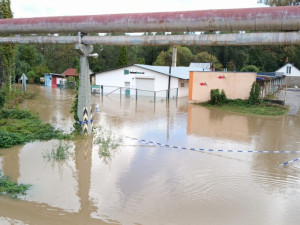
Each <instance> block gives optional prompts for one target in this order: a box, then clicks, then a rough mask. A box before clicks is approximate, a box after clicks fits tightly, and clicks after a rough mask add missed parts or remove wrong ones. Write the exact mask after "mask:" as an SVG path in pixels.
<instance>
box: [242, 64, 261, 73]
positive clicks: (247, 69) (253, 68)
mask: <svg viewBox="0 0 300 225" xmlns="http://www.w3.org/2000/svg"><path fill="white" fill-rule="evenodd" d="M258 71H259V69H258V68H257V67H256V66H254V65H248V66H245V67H244V68H242V69H241V72H256V73H257V72H258Z"/></svg>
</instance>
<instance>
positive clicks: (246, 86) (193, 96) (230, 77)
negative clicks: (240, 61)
mask: <svg viewBox="0 0 300 225" xmlns="http://www.w3.org/2000/svg"><path fill="white" fill-rule="evenodd" d="M223 77H225V78H223ZM220 78H222V79H220ZM254 81H256V73H234V72H190V89H189V100H190V102H205V101H208V100H210V90H212V89H220V90H222V89H223V90H224V91H225V94H226V96H227V98H228V99H238V98H239V99H247V98H249V93H250V91H251V86H252V84H253V82H254Z"/></svg>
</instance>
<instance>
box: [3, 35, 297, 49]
mask: <svg viewBox="0 0 300 225" xmlns="http://www.w3.org/2000/svg"><path fill="white" fill-rule="evenodd" d="M81 41H82V44H89V45H115V46H132V45H135V46H155V45H186V46H188V45H201V46H244V45H280V44H281V45H292V44H300V32H280V33H274V32H273V33H231V34H203V35H154V36H153V35H149V36H147V35H145V36H144V35H143V36H84V37H82V39H81ZM8 43H9V44H76V43H78V38H77V37H76V36H16V37H0V44H8Z"/></svg>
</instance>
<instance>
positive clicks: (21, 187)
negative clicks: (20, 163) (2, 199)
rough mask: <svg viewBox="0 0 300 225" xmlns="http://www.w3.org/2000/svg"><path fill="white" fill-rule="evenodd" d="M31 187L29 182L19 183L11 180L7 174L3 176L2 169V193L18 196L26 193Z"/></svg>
mask: <svg viewBox="0 0 300 225" xmlns="http://www.w3.org/2000/svg"><path fill="white" fill-rule="evenodd" d="M30 187H31V185H29V184H17V183H15V182H12V181H10V180H9V178H8V177H7V176H3V175H2V173H1V171H0V194H1V195H9V196H11V197H13V198H17V197H18V196H19V195H25V194H26V191H27V190H28V189H29V188H30Z"/></svg>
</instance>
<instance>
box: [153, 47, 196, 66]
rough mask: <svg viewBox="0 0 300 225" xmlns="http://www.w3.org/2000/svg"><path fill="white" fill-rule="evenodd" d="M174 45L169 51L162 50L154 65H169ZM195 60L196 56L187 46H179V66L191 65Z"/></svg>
mask: <svg viewBox="0 0 300 225" xmlns="http://www.w3.org/2000/svg"><path fill="white" fill-rule="evenodd" d="M172 51H173V47H170V48H169V50H168V51H162V52H161V53H160V54H159V55H158V56H157V59H156V61H155V62H154V65H156V66H169V65H170V62H171V60H172V59H171V58H172ZM194 60H195V56H194V55H193V53H192V52H191V50H190V49H189V48H187V47H182V46H177V66H189V65H190V63H191V62H193V61H194Z"/></svg>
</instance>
